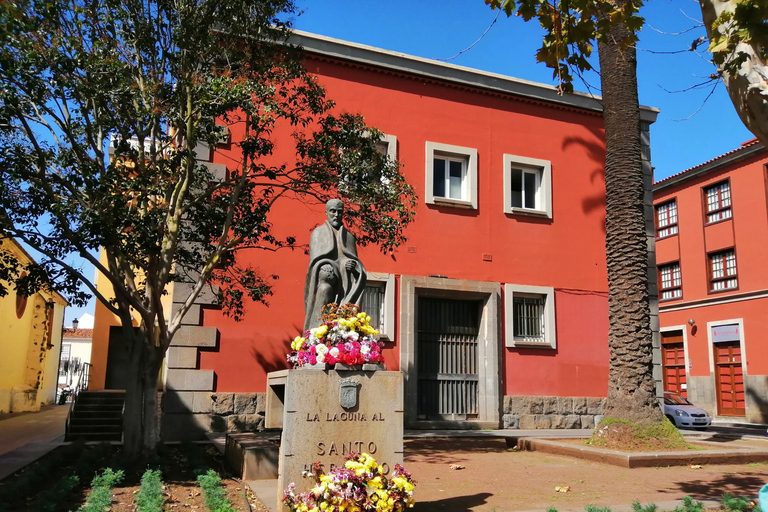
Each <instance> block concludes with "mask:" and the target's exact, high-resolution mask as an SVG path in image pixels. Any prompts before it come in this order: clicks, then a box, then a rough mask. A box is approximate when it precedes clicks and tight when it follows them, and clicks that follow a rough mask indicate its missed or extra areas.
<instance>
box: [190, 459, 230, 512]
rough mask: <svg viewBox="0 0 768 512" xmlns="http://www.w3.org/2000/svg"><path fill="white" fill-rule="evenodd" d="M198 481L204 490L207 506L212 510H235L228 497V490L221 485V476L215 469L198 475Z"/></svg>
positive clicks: (214, 511) (226, 511)
mask: <svg viewBox="0 0 768 512" xmlns="http://www.w3.org/2000/svg"><path fill="white" fill-rule="evenodd" d="M197 481H198V483H199V484H200V488H201V489H202V490H203V498H205V506H206V507H208V508H209V509H210V511H211V512H235V510H234V509H233V508H232V504H231V503H230V502H229V498H227V493H226V491H224V488H223V487H221V478H219V475H217V474H216V472H215V471H214V470H212V469H209V470H208V472H207V473H205V474H204V475H200V476H198V477H197Z"/></svg>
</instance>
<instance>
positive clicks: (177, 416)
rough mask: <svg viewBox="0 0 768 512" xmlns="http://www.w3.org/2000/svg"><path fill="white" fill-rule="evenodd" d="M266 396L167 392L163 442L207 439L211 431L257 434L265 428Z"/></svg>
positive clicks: (164, 403) (207, 392)
mask: <svg viewBox="0 0 768 512" xmlns="http://www.w3.org/2000/svg"><path fill="white" fill-rule="evenodd" d="M264 404H265V394H264V393H211V392H210V391H173V390H172V391H166V392H165V393H164V394H163V427H162V429H163V439H164V440H165V441H187V440H197V439H205V434H207V433H209V432H255V431H257V430H262V429H263V428H264Z"/></svg>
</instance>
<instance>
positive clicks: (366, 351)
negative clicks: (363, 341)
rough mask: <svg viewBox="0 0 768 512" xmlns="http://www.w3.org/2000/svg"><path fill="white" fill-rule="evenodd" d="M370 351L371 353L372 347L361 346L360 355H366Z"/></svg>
mask: <svg viewBox="0 0 768 512" xmlns="http://www.w3.org/2000/svg"><path fill="white" fill-rule="evenodd" d="M370 351H371V347H369V346H368V345H360V353H361V354H363V355H365V354H367V353H368V352H370Z"/></svg>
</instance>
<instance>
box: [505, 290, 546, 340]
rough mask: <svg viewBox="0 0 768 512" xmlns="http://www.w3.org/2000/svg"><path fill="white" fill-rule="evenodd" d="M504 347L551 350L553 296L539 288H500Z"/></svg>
mask: <svg viewBox="0 0 768 512" xmlns="http://www.w3.org/2000/svg"><path fill="white" fill-rule="evenodd" d="M504 300H505V313H506V346H508V347H521V346H527V347H543V348H555V347H556V346H557V343H556V332H555V292H554V288H548V287H543V286H522V285H513V284H507V285H505V286H504Z"/></svg>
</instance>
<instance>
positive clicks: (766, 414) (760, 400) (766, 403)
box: [747, 377, 768, 424]
mask: <svg viewBox="0 0 768 512" xmlns="http://www.w3.org/2000/svg"><path fill="white" fill-rule="evenodd" d="M766 390H768V377H766V378H765V382H764V384H763V386H762V387H759V388H757V389H756V386H747V396H748V397H749V398H751V399H752V403H753V404H755V407H754V408H753V410H755V409H756V411H757V414H758V417H757V418H755V417H754V415H753V414H751V415H750V416H751V418H747V421H749V422H750V423H763V424H765V423H768V397H766Z"/></svg>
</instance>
